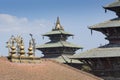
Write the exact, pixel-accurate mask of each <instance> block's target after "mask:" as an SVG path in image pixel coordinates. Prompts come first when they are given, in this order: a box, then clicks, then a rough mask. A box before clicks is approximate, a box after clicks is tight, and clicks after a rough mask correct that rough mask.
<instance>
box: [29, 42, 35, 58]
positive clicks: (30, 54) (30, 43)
mask: <svg viewBox="0 0 120 80" xmlns="http://www.w3.org/2000/svg"><path fill="white" fill-rule="evenodd" d="M33 54H34V53H33V46H32V42H31V40H30V41H29V48H28V57H30V58H33V57H34V55H33Z"/></svg>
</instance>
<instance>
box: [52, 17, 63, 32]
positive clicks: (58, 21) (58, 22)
mask: <svg viewBox="0 0 120 80" xmlns="http://www.w3.org/2000/svg"><path fill="white" fill-rule="evenodd" d="M54 30H64V29H63V27H62V26H61V24H60V19H59V17H57V21H56V25H55V29H54Z"/></svg>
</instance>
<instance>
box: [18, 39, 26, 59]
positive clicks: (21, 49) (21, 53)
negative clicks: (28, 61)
mask: <svg viewBox="0 0 120 80" xmlns="http://www.w3.org/2000/svg"><path fill="white" fill-rule="evenodd" d="M19 53H20V57H24V56H25V50H24V43H23V40H21V44H20V52H19Z"/></svg>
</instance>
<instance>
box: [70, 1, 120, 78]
mask: <svg viewBox="0 0 120 80" xmlns="http://www.w3.org/2000/svg"><path fill="white" fill-rule="evenodd" d="M104 8H105V9H106V10H111V11H114V12H115V13H116V15H117V16H118V17H117V18H114V19H111V20H108V21H105V22H102V23H99V24H96V25H93V26H90V27H89V29H91V30H96V31H99V32H101V33H103V34H104V35H105V36H106V38H105V39H107V40H108V41H109V43H108V44H106V45H103V46H100V47H98V48H94V49H91V50H87V51H85V52H83V53H80V54H76V55H74V56H73V57H72V58H74V59H77V60H80V61H81V62H83V63H84V65H85V66H87V67H89V68H90V69H88V68H87V69H85V68H84V67H82V69H83V70H86V71H88V72H91V73H92V74H94V75H97V76H100V77H103V78H104V79H105V80H119V79H120V63H119V61H120V0H117V1H115V2H113V3H111V4H109V5H107V6H105V7H104Z"/></svg>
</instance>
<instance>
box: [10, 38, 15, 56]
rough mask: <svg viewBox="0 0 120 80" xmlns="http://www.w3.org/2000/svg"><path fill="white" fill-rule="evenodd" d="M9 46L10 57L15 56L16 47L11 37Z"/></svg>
mask: <svg viewBox="0 0 120 80" xmlns="http://www.w3.org/2000/svg"><path fill="white" fill-rule="evenodd" d="M10 48H11V52H10V53H11V57H15V56H16V55H15V54H16V47H15V46H14V40H13V39H12V46H11V47H10Z"/></svg>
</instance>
